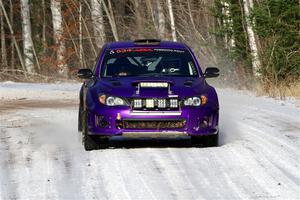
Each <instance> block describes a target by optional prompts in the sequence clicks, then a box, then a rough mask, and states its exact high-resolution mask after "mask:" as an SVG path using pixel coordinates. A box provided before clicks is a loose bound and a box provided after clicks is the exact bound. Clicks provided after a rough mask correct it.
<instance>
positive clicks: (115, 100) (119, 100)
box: [114, 97, 124, 105]
mask: <svg viewBox="0 0 300 200" xmlns="http://www.w3.org/2000/svg"><path fill="white" fill-rule="evenodd" d="M114 104H115V105H124V101H123V99H121V98H118V97H115V99H114Z"/></svg>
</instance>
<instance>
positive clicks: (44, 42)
mask: <svg viewBox="0 0 300 200" xmlns="http://www.w3.org/2000/svg"><path fill="white" fill-rule="evenodd" d="M42 5H43V38H42V41H43V53H46V47H47V40H46V5H45V0H42Z"/></svg>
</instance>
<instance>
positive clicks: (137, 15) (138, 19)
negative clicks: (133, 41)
mask: <svg viewBox="0 0 300 200" xmlns="http://www.w3.org/2000/svg"><path fill="white" fill-rule="evenodd" d="M133 3H134V13H135V19H136V30H137V31H136V32H137V37H138V38H142V35H143V33H142V32H143V29H144V27H143V17H142V13H141V8H140V7H141V3H142V2H141V1H140V0H134V1H133Z"/></svg>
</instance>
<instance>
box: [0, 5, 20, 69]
mask: <svg viewBox="0 0 300 200" xmlns="http://www.w3.org/2000/svg"><path fill="white" fill-rule="evenodd" d="M0 10H1V9H0ZM13 10H14V9H13V4H12V0H9V18H10V19H9V20H10V24H11V26H12V27H13V21H14V12H13ZM10 48H11V53H10V54H11V55H10V56H11V57H10V68H11V69H12V70H13V69H14V68H16V66H15V48H14V40H13V39H12V40H11V43H10ZM13 73H14V71H13Z"/></svg>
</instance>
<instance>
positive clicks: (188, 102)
mask: <svg viewBox="0 0 300 200" xmlns="http://www.w3.org/2000/svg"><path fill="white" fill-rule="evenodd" d="M206 103H207V97H206V96H205V95H201V96H200V97H189V98H186V99H185V100H184V102H183V104H184V105H185V106H201V105H205V104H206Z"/></svg>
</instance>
